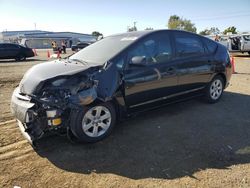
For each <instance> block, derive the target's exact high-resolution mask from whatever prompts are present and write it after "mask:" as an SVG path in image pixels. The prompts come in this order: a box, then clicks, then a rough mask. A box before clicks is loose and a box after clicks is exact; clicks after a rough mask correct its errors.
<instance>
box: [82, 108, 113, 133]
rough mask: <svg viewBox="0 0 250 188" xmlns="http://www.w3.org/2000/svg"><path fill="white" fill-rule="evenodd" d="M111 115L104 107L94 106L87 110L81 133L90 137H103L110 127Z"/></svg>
mask: <svg viewBox="0 0 250 188" xmlns="http://www.w3.org/2000/svg"><path fill="white" fill-rule="evenodd" d="M110 124H111V113H110V111H109V109H107V108H106V107H104V106H95V107H93V108H91V109H89V110H88V111H87V112H86V114H85V115H84V117H83V120H82V129H83V132H84V133H85V134H86V135H88V136H90V137H99V136H101V135H103V134H104V133H105V132H106V131H107V130H108V129H109V127H110Z"/></svg>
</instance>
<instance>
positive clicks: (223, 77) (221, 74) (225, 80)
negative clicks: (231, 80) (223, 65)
mask: <svg viewBox="0 0 250 188" xmlns="http://www.w3.org/2000/svg"><path fill="white" fill-rule="evenodd" d="M215 76H220V77H222V79H223V82H224V84H223V85H224V88H225V86H226V83H227V79H226V76H225V75H224V74H223V73H219V74H216V75H215Z"/></svg>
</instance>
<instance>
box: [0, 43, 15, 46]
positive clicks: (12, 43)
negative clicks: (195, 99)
mask: <svg viewBox="0 0 250 188" xmlns="http://www.w3.org/2000/svg"><path fill="white" fill-rule="evenodd" d="M0 44H11V45H17V46H20V44H16V43H8V42H0Z"/></svg>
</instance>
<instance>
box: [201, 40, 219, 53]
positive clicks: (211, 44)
mask: <svg viewBox="0 0 250 188" xmlns="http://www.w3.org/2000/svg"><path fill="white" fill-rule="evenodd" d="M202 40H203V42H204V43H205V45H206V47H207V50H208V53H214V52H215V50H216V48H217V43H216V42H214V41H213V40H210V39H206V38H203V39H202Z"/></svg>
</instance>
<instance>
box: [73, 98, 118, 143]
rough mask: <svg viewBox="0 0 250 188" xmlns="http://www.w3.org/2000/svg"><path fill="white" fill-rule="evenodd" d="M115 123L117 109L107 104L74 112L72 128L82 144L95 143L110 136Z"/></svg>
mask: <svg viewBox="0 0 250 188" xmlns="http://www.w3.org/2000/svg"><path fill="white" fill-rule="evenodd" d="M115 123H116V111H115V108H114V106H113V105H112V104H111V103H110V102H107V103H100V104H96V105H92V106H89V107H85V108H84V109H83V110H79V111H73V112H72V113H71V123H70V128H71V131H72V133H73V134H74V135H75V136H76V138H77V139H78V140H79V141H80V142H88V143H94V142H98V141H100V140H102V139H104V138H105V137H107V136H108V135H110V133H111V131H112V129H113V127H114V125H115Z"/></svg>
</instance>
